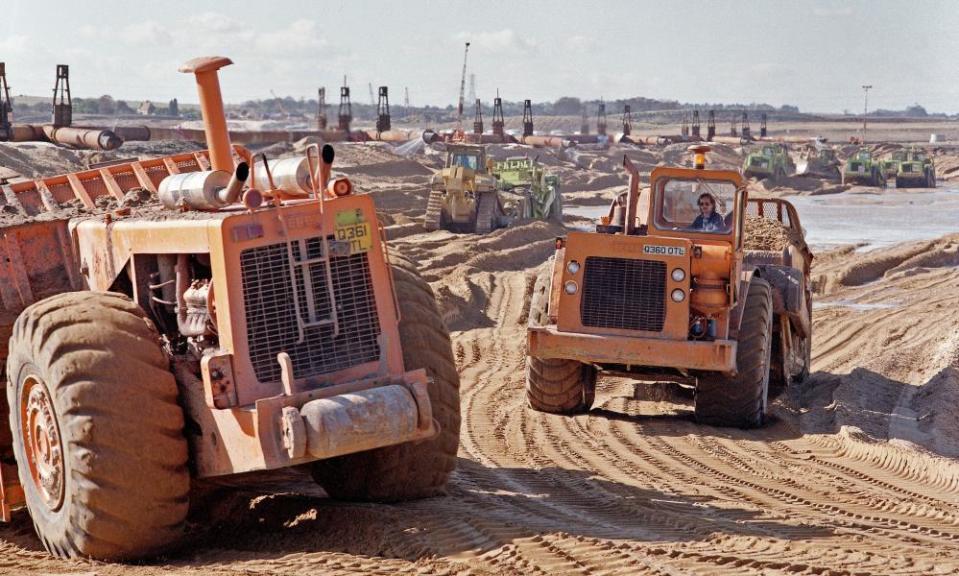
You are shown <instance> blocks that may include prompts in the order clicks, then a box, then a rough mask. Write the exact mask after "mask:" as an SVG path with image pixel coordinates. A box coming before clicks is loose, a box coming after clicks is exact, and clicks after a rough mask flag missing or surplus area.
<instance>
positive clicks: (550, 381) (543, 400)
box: [526, 259, 596, 414]
mask: <svg viewBox="0 0 959 576" xmlns="http://www.w3.org/2000/svg"><path fill="white" fill-rule="evenodd" d="M552 271H553V267H552V259H551V260H549V261H547V263H546V264H545V265H544V266H543V267H541V268H540V270H539V273H538V274H537V277H536V281H535V283H534V284H533V295H532V297H531V298H530V304H529V325H530V326H539V325H542V324H543V323H544V322H545V321H546V304H547V302H548V300H549V294H548V290H549V281H550V276H551V275H552ZM595 394H596V367H595V366H593V365H591V364H584V363H582V362H579V361H577V360H565V359H560V358H537V357H535V356H531V355H529V354H528V353H527V355H526V403H527V404H528V405H529V407H530V408H532V409H533V410H538V411H540V412H551V413H554V414H580V413H583V412H587V411H588V410H589V409H590V408H591V407H592V405H593V399H594V397H595Z"/></svg>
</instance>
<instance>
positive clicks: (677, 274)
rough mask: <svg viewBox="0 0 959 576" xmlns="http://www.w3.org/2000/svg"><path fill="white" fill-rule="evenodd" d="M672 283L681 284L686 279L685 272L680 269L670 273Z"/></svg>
mask: <svg viewBox="0 0 959 576" xmlns="http://www.w3.org/2000/svg"><path fill="white" fill-rule="evenodd" d="M672 277H673V282H682V281H683V280H685V279H686V271H685V270H683V269H682V268H675V269H674V270H673V273H672Z"/></svg>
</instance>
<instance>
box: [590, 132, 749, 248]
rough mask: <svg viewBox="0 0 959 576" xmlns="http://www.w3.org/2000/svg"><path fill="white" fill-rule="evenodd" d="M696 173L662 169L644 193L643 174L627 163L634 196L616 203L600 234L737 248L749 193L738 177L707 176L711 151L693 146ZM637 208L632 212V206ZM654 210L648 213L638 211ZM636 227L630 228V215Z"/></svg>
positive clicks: (622, 196)
mask: <svg viewBox="0 0 959 576" xmlns="http://www.w3.org/2000/svg"><path fill="white" fill-rule="evenodd" d="M690 151H691V152H693V153H694V157H695V162H694V163H695V169H693V170H691V169H689V168H673V167H657V168H655V169H654V170H653V171H652V173H651V174H650V187H649V188H645V189H643V190H642V192H640V191H639V184H638V179H639V177H638V173H636V172H635V168H634V167H633V166H632V164H631V163H630V162H629V161H628V160H627V161H626V169H627V171H630V173H631V176H630V190H629V191H628V192H624V193H623V194H620V195H619V196H618V197H617V198H616V199H615V200H613V202H612V204H611V206H610V210H609V213H608V215H607V216H604V217H602V218H601V220H600V223H598V224H597V226H596V231H597V232H600V233H606V234H622V233H625V234H628V235H631V236H646V235H655V236H669V237H687V238H691V239H697V238H699V239H703V240H709V241H725V242H729V243H730V244H732V243H734V242H733V241H734V232H736V231H737V229H741V226H740V225H739V224H737V223H740V224H741V220H742V219H743V214H742V212H743V208H742V207H744V206H745V202H746V198H745V195H746V188H745V185H744V183H743V181H742V177H741V176H740V174H739V173H738V172H735V171H728V170H706V169H705V164H706V153H707V152H709V147H708V146H691V147H690ZM631 204H632V206H630V205H631ZM641 205H646V206H649V209H648V210H647V211H646V212H645V213H643V212H641V210H640V209H639V206H641ZM630 213H631V214H633V218H632V220H633V222H634V223H633V225H632V226H627V222H628V221H629V220H630V217H629V216H628V214H630Z"/></svg>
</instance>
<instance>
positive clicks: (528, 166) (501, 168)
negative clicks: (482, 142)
mask: <svg viewBox="0 0 959 576" xmlns="http://www.w3.org/2000/svg"><path fill="white" fill-rule="evenodd" d="M493 176H494V177H495V178H496V179H497V180H498V181H499V186H500V188H501V189H502V190H503V191H504V192H508V193H510V194H513V195H519V198H518V200H517V202H516V203H515V204H516V206H517V207H518V209H517V210H516V211H515V212H516V216H517V217H518V218H537V219H540V220H550V221H552V222H562V221H563V195H562V193H561V192H560V188H559V177H557V176H555V175H553V174H550V173H549V171H548V170H547V169H546V167H545V166H543V165H542V164H540V163H539V162H537V160H536V159H535V158H529V157H528V156H518V157H512V158H507V159H506V160H503V161H500V162H495V163H494V164H493Z"/></svg>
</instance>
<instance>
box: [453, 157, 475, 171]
mask: <svg viewBox="0 0 959 576" xmlns="http://www.w3.org/2000/svg"><path fill="white" fill-rule="evenodd" d="M450 165H452V166H462V167H463V168H469V169H470V170H476V169H477V168H479V159H478V158H477V157H476V156H474V155H472V154H453V160H452V161H451V162H450Z"/></svg>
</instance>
